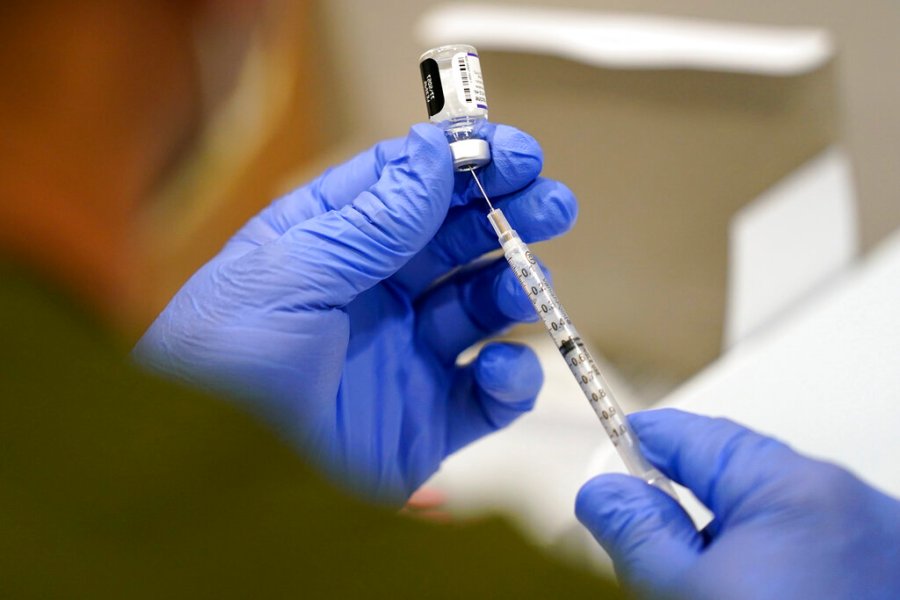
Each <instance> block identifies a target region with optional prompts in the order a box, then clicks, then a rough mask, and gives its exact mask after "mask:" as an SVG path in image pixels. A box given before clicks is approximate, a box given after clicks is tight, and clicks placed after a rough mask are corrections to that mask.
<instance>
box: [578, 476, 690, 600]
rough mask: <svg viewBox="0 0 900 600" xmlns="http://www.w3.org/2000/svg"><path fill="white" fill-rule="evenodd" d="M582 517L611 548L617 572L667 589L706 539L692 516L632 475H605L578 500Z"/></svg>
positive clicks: (634, 583) (639, 584)
mask: <svg viewBox="0 0 900 600" xmlns="http://www.w3.org/2000/svg"><path fill="white" fill-rule="evenodd" d="M575 514H576V516H577V517H578V520H579V521H581V523H582V524H583V525H584V526H585V527H586V528H587V529H588V531H590V532H591V534H592V535H593V536H594V538H595V539H596V540H597V542H599V543H600V545H601V546H603V548H604V549H605V550H606V551H607V552H608V553H609V555H610V556H611V557H612V559H613V563H614V564H615V567H616V572H617V574H618V575H619V577H620V578H621V579H622V580H623V581H624V582H625V583H626V584H627V585H629V586H631V587H635V588H638V589H640V590H642V591H644V592H650V593H665V592H666V591H671V590H672V589H673V588H674V587H677V586H676V584H675V581H676V580H677V579H678V577H679V576H680V575H681V574H682V573H684V571H685V570H686V569H688V568H689V567H690V566H691V565H692V564H693V563H694V561H695V560H696V559H697V557H698V555H699V553H700V551H701V549H702V548H703V541H702V539H701V537H700V535H699V534H698V532H697V530H696V528H695V527H694V524H693V522H692V521H691V519H690V517H689V516H688V515H687V513H685V512H684V510H683V509H682V508H681V506H679V505H678V503H677V502H675V501H674V500H673V499H672V498H670V497H669V496H668V495H667V494H665V493H664V492H662V491H660V490H658V489H656V488H654V487H653V486H650V485H647V484H646V483H644V482H643V481H641V480H639V479H637V478H635V477H631V476H629V475H619V474H614V475H601V476H599V477H595V478H594V479H592V480H590V481H589V482H587V483H586V484H585V485H584V486H583V487H582V488H581V490H580V491H579V492H578V497H577V499H576V501H575Z"/></svg>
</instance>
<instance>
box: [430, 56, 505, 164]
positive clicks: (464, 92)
mask: <svg viewBox="0 0 900 600" xmlns="http://www.w3.org/2000/svg"><path fill="white" fill-rule="evenodd" d="M419 71H420V72H421V73H422V87H423V90H424V92H425V104H426V105H427V107H428V119H429V120H430V121H431V122H432V123H434V124H435V125H438V126H439V127H441V128H442V129H443V130H444V132H445V133H446V134H447V140H448V141H449V142H450V151H451V152H452V153H453V166H454V167H455V168H456V170H457V171H466V170H469V169H475V168H478V167H482V166H484V165H486V164H488V163H489V162H491V147H490V145H489V144H488V143H487V141H486V140H484V139H482V138H481V137H480V135H479V134H480V130H481V126H482V125H483V124H484V123H485V122H486V121H487V116H488V104H487V96H486V95H485V92H484V78H483V77H482V75H481V62H480V61H479V60H478V52H477V51H476V50H475V48H474V47H472V46H468V45H466V44H452V45H448V46H440V47H438V48H433V49H431V50H429V51H428V52H425V53H424V54H423V55H422V56H421V57H420V58H419Z"/></svg>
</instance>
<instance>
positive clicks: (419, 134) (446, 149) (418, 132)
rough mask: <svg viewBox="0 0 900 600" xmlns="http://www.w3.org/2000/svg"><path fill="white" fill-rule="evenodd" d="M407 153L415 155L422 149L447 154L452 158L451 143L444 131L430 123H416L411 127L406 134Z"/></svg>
mask: <svg viewBox="0 0 900 600" xmlns="http://www.w3.org/2000/svg"><path fill="white" fill-rule="evenodd" d="M405 150H406V154H409V155H413V154H416V153H418V152H421V151H430V152H434V153H437V154H441V155H445V156H446V158H447V159H450V145H449V144H448V143H447V138H446V136H445V135H444V132H443V131H442V130H441V129H440V127H437V126H436V125H431V124H430V123H416V124H415V125H413V126H412V127H410V128H409V133H408V134H407V135H406V147H405Z"/></svg>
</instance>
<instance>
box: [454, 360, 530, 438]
mask: <svg viewBox="0 0 900 600" xmlns="http://www.w3.org/2000/svg"><path fill="white" fill-rule="evenodd" d="M543 381H544V375H543V372H542V371H541V364H540V362H538V359H537V356H536V355H535V353H534V352H533V351H532V350H531V349H530V348H528V347H527V346H522V345H519V344H509V343H493V344H488V345H486V346H485V347H484V348H482V349H481V352H479V354H478V357H477V358H476V359H475V360H474V361H473V362H472V363H471V364H468V365H466V366H464V367H460V368H458V369H457V372H456V377H455V378H454V382H453V389H452V391H451V394H450V403H449V405H448V406H447V428H448V429H447V441H448V452H447V454H451V453H453V452H455V451H456V450H458V449H460V448H462V447H463V446H465V445H467V444H469V443H471V442H474V441H475V440H477V439H479V438H481V437H483V436H485V435H487V434H489V433H492V432H494V431H497V430H498V429H501V428H503V427H506V426H507V425H509V424H510V423H512V422H513V421H514V420H516V419H517V418H519V417H520V416H522V415H523V414H525V413H527V412H528V411H530V410H531V409H532V408H533V407H534V401H535V399H537V395H538V392H539V391H540V389H541V384H542V383H543Z"/></svg>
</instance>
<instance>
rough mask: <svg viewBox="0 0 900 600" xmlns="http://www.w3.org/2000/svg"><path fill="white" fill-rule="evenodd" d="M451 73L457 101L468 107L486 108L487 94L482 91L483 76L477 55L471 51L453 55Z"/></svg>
mask: <svg viewBox="0 0 900 600" xmlns="http://www.w3.org/2000/svg"><path fill="white" fill-rule="evenodd" d="M453 75H454V78H455V80H456V82H455V83H456V91H457V93H458V95H459V101H460V102H461V103H462V104H463V105H464V106H468V107H470V108H480V109H482V110H487V95H486V94H485V93H484V78H483V77H482V76H481V61H480V60H479V59H478V55H477V54H475V53H473V52H460V53H459V54H456V55H454V56H453Z"/></svg>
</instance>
